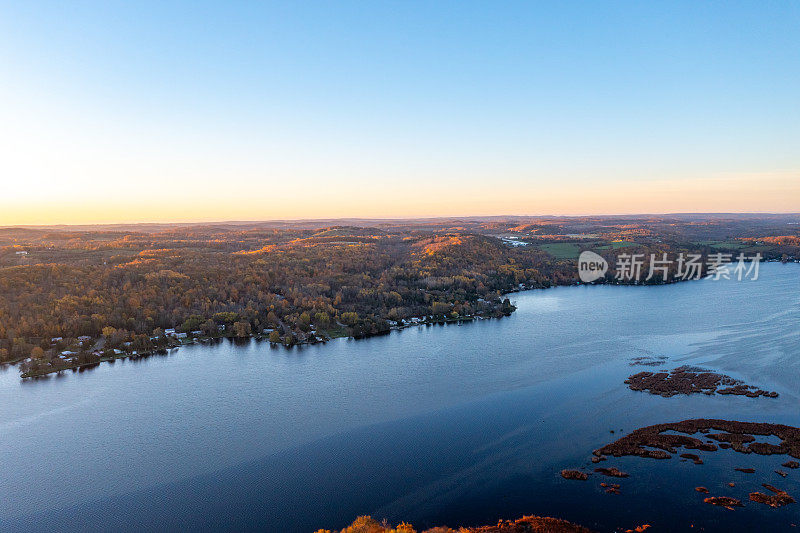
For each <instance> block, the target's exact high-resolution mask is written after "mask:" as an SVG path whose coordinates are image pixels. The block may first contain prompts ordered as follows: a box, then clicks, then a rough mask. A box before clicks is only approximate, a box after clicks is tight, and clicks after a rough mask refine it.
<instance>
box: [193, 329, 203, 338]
mask: <svg viewBox="0 0 800 533" xmlns="http://www.w3.org/2000/svg"><path fill="white" fill-rule="evenodd" d="M202 334H203V332H202V331H200V330H199V329H198V330H196V331H193V332H192V337H199V336H201V335H202Z"/></svg>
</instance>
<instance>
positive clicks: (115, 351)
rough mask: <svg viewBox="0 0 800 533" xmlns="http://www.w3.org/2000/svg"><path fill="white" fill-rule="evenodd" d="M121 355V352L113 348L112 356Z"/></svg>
mask: <svg viewBox="0 0 800 533" xmlns="http://www.w3.org/2000/svg"><path fill="white" fill-rule="evenodd" d="M121 354H122V350H120V349H119V348H114V355H121Z"/></svg>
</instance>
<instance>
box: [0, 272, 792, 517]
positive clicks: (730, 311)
mask: <svg viewBox="0 0 800 533" xmlns="http://www.w3.org/2000/svg"><path fill="white" fill-rule="evenodd" d="M511 299H512V301H514V302H515V303H516V304H517V306H518V310H517V311H516V312H515V313H514V314H513V315H512V316H511V317H508V318H503V319H499V320H484V321H476V322H472V323H465V324H463V325H455V324H450V325H447V326H420V327H414V328H409V329H406V330H403V331H397V332H393V333H391V334H390V335H386V336H382V337H374V338H370V339H366V340H348V339H337V340H334V341H331V342H329V343H327V344H325V345H315V346H303V347H294V348H291V349H286V348H283V347H270V345H269V344H268V343H264V342H256V341H247V342H245V343H240V344H237V343H232V342H230V341H223V342H220V343H218V344H215V345H195V346H188V347H183V348H180V349H179V350H177V351H174V352H172V353H170V354H169V355H166V356H153V357H149V358H146V359H140V360H126V361H117V362H116V363H114V364H102V365H100V366H99V367H97V368H94V369H91V370H88V371H84V372H76V373H72V372H67V373H65V374H64V375H62V376H57V377H50V378H49V379H43V380H37V381H29V382H22V381H21V380H20V379H19V374H18V371H17V369H16V368H7V367H6V368H4V369H3V370H2V371H0V405H2V406H3V409H2V411H1V412H0V464H2V470H0V495H2V497H0V529H2V530H3V531H40V530H48V531H71V530H79V529H81V530H86V529H91V530H107V531H139V530H161V529H180V530H209V529H219V530H234V531H247V530H260V531H280V532H295V531H297V532H309V531H314V530H315V529H316V528H323V527H324V528H329V529H334V528H341V527H343V526H345V525H347V524H349V523H350V522H351V521H352V520H353V519H354V518H355V517H356V516H358V515H360V514H371V515H372V516H374V517H377V518H383V517H386V518H388V519H389V520H390V521H392V522H397V521H400V520H406V521H409V522H412V523H413V524H414V525H415V526H417V528H422V527H429V526H433V525H443V524H446V525H449V526H451V527H455V526H460V525H479V524H492V523H496V521H497V520H498V519H499V518H516V517H520V516H522V515H523V514H540V515H549V516H557V517H560V518H565V519H568V520H572V521H575V522H578V523H581V524H583V525H585V526H587V527H591V528H594V529H597V530H599V531H613V530H614V529H615V528H623V529H624V528H631V527H634V526H636V525H640V524H642V523H650V524H653V525H654V526H658V525H659V524H661V525H662V526H665V525H668V526H667V527H666V528H665V529H679V530H682V529H685V528H688V526H689V525H690V524H691V525H694V526H695V527H700V528H702V527H705V528H706V529H707V530H714V529H725V530H729V531H730V530H739V531H749V530H753V529H754V528H756V529H761V530H764V529H770V528H771V529H773V530H780V529H784V528H788V527H789V524H790V523H800V504H794V505H789V506H786V507H783V508H780V509H770V508H768V507H766V506H763V505H760V504H756V503H753V502H749V501H746V500H747V493H748V492H749V491H752V490H762V491H763V490H764V489H762V488H761V483H763V482H767V483H772V484H774V485H776V486H778V487H780V488H782V489H785V490H787V491H788V492H789V493H790V494H793V495H794V496H795V498H798V497H800V471H790V472H789V476H788V477H787V478H786V479H783V478H780V477H778V476H777V475H776V474H773V473H772V470H774V469H775V468H780V466H779V465H780V463H781V462H783V461H785V460H786V459H787V458H786V457H785V456H771V457H770V456H768V457H763V456H751V455H743V454H737V453H734V452H732V451H723V450H720V451H718V452H715V453H706V454H703V458H704V459H705V461H706V464H704V465H694V464H693V463H692V462H691V461H689V462H681V461H680V460H679V459H678V458H677V457H673V458H672V459H670V460H664V461H656V460H652V459H642V458H631V457H626V458H620V459H613V458H611V459H610V460H609V461H607V462H605V463H603V466H618V467H619V468H621V469H623V470H625V471H628V472H630V473H631V477H630V478H628V479H623V480H621V481H616V480H613V479H610V480H606V481H612V482H619V483H620V484H621V485H622V494H621V495H610V494H606V493H605V492H604V491H603V490H602V489H601V488H600V487H599V483H600V481H602V480H601V479H600V478H599V477H598V476H592V477H591V478H590V479H589V481H586V482H580V481H568V480H564V479H562V478H561V477H560V476H559V471H560V470H561V469H563V468H573V467H581V466H586V465H587V463H588V459H589V458H590V456H591V452H592V450H594V449H596V448H598V447H600V446H602V445H604V444H607V443H609V442H611V441H613V440H615V439H616V438H618V437H620V436H621V433H622V434H625V433H627V432H629V431H632V430H634V429H636V428H638V427H641V426H645V425H649V424H654V423H660V422H673V421H678V420H683V419H687V418H701V417H702V418H726V419H731V420H745V421H764V422H776V423H785V424H790V425H794V426H800V408H798V401H799V400H800V265H797V264H788V265H781V264H776V263H770V264H763V265H761V272H760V278H759V279H758V280H757V281H741V282H736V281H711V280H703V281H696V282H687V283H680V284H673V285H666V286H657V287H611V286H578V287H559V288H555V289H548V290H540V291H527V292H522V293H516V294H513V295H511ZM660 355H663V356H667V357H668V358H669V359H668V361H667V364H666V365H665V366H664V367H663V368H666V369H669V368H673V367H675V366H679V365H681V364H687V363H690V364H693V365H702V366H704V367H707V368H711V369H715V370H719V371H721V372H724V373H726V374H729V375H731V376H734V377H736V378H740V379H743V380H745V381H747V382H748V383H751V384H753V385H758V386H760V387H763V388H766V389H768V390H775V391H777V392H779V393H780V397H779V398H776V399H770V398H755V399H752V398H746V397H740V396H720V395H717V396H705V395H693V396H691V397H688V396H675V397H672V398H662V397H660V396H654V395H649V394H647V393H643V392H634V391H631V390H629V389H628V388H627V386H626V385H625V384H624V383H623V381H624V380H625V379H626V377H627V376H628V375H630V374H632V373H635V372H639V371H642V370H652V368H644V367H638V366H630V364H629V363H630V359H631V358H633V357H639V356H660ZM612 430H613V431H614V433H611V431H612ZM592 466H593V465H592ZM733 466H752V467H754V468H756V469H757V470H758V473H757V474H755V475H749V477H748V475H747V474H742V473H739V472H735V471H733ZM728 482H735V483H736V487H735V488H730V487H728V486H727V483H728ZM698 485H704V486H706V487H708V488H709V489H710V490H711V492H712V495H731V496H736V497H739V498H740V499H742V500H743V501H744V503H745V507H744V508H739V509H737V510H736V511H733V512H732V511H727V510H725V509H722V508H717V507H712V506H709V505H707V504H704V503H702V495H698V494H696V493H695V491H694V487H695V486H698Z"/></svg>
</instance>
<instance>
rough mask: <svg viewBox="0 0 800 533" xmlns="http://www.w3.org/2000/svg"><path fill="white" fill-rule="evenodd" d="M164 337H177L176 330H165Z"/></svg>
mask: <svg viewBox="0 0 800 533" xmlns="http://www.w3.org/2000/svg"><path fill="white" fill-rule="evenodd" d="M164 335H175V328H169V329H165V330H164Z"/></svg>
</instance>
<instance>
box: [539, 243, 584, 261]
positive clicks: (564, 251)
mask: <svg viewBox="0 0 800 533" xmlns="http://www.w3.org/2000/svg"><path fill="white" fill-rule="evenodd" d="M539 248H540V249H541V250H544V251H545V252H547V253H548V254H550V255H552V256H553V257H555V258H556V259H577V258H578V255H580V253H581V245H579V244H577V243H574V242H553V243H548V244H540V245H539Z"/></svg>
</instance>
